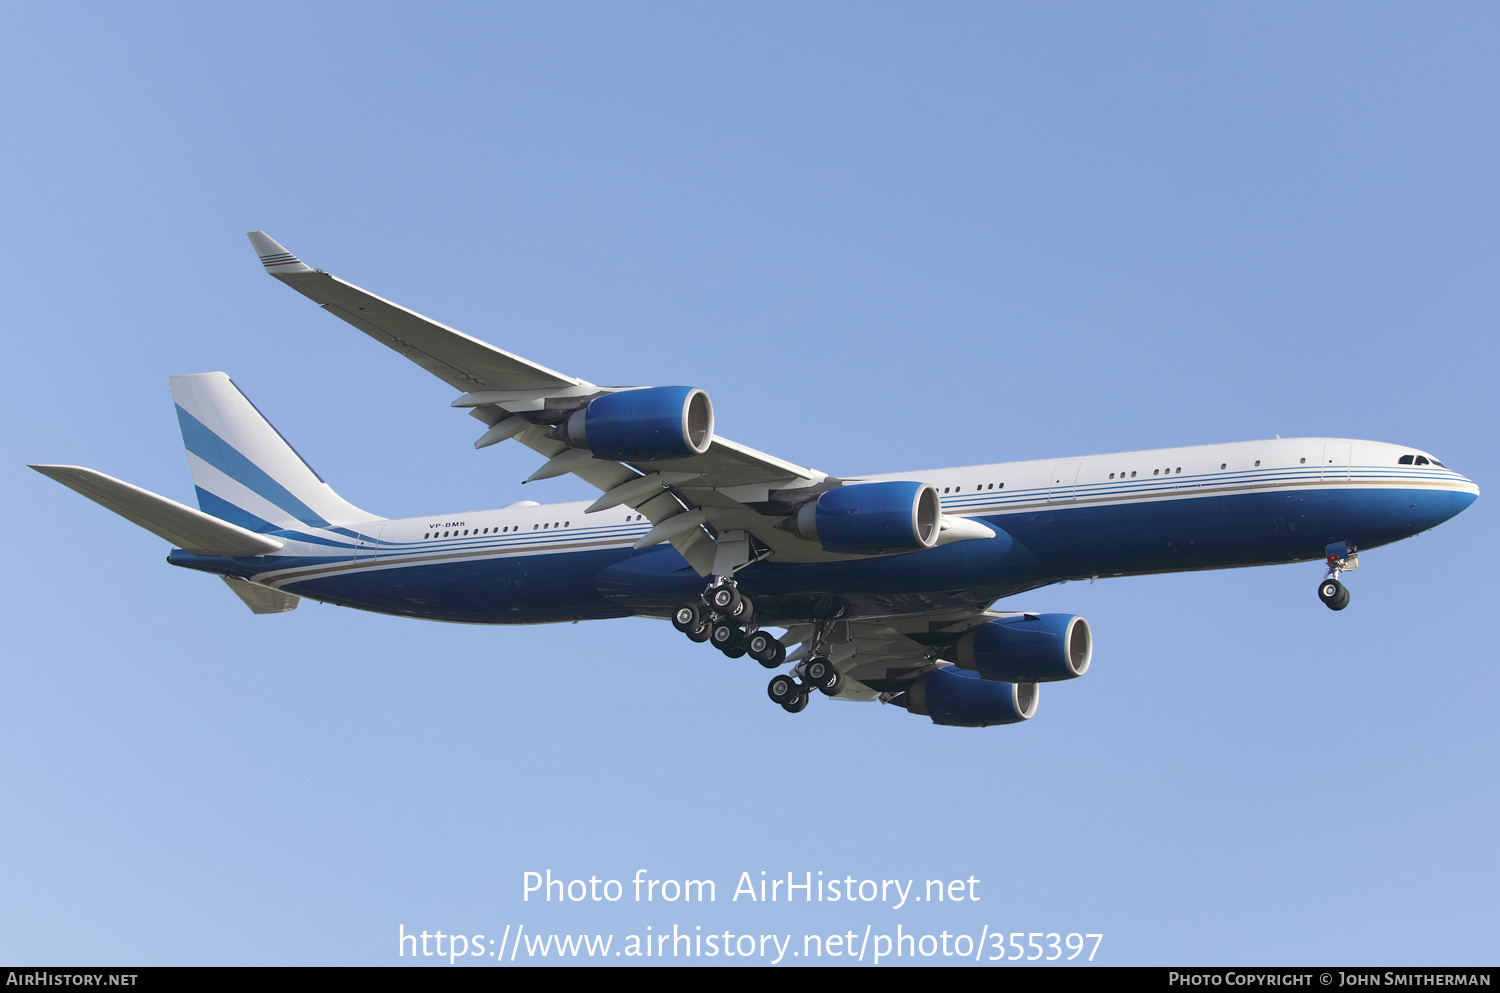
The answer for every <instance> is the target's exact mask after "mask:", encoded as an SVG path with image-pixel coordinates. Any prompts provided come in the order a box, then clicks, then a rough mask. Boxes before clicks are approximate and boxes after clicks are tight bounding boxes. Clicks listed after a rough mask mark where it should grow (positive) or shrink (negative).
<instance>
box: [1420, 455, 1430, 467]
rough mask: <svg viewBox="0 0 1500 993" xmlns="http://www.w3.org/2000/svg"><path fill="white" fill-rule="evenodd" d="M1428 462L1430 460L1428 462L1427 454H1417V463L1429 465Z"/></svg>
mask: <svg viewBox="0 0 1500 993" xmlns="http://www.w3.org/2000/svg"><path fill="white" fill-rule="evenodd" d="M1427 464H1428V462H1427V456H1425V455H1418V456H1417V465H1427Z"/></svg>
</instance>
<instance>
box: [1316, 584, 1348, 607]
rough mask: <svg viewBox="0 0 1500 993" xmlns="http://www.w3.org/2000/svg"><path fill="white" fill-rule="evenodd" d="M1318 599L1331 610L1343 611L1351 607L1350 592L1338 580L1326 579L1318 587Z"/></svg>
mask: <svg viewBox="0 0 1500 993" xmlns="http://www.w3.org/2000/svg"><path fill="white" fill-rule="evenodd" d="M1318 599H1319V600H1322V601H1323V605H1324V606H1326V607H1327V608H1328V609H1329V610H1343V609H1344V608H1345V607H1347V606H1349V591H1348V590H1347V589H1345V588H1344V584H1343V583H1341V582H1339V581H1338V580H1337V579H1325V580H1323V582H1322V583H1320V584H1319V585H1318Z"/></svg>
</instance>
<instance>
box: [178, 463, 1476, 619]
mask: <svg viewBox="0 0 1500 993" xmlns="http://www.w3.org/2000/svg"><path fill="white" fill-rule="evenodd" d="M1474 499H1475V496H1474V494H1472V493H1469V492H1464V491H1461V490H1452V489H1439V488H1400V487H1392V488H1370V487H1352V486H1351V487H1346V486H1328V487H1312V488H1308V489H1300V490H1282V491H1271V492H1251V493H1228V494H1221V495H1210V494H1203V495H1192V496H1183V497H1179V498H1166V499H1152V500H1143V501H1136V502H1110V503H1102V504H1089V503H1071V502H1069V503H1058V504H1043V505H1038V506H1035V507H1032V508H1028V509H1023V510H1017V511H1015V512H1007V513H1003V514H993V515H984V516H982V517H978V518H976V519H977V520H982V521H984V522H985V523H986V524H988V525H990V526H991V527H992V528H994V529H995V530H996V532H997V533H996V535H995V537H994V538H993V539H989V540H968V541H960V542H955V543H953V544H948V545H941V546H938V547H936V548H932V549H928V550H926V551H920V552H910V553H906V554H901V555H888V556H881V557H876V558H866V559H850V560H845V561H838V562H814V563H780V562H775V561H766V562H761V563H757V564H755V565H751V566H749V567H747V568H745V569H743V570H741V571H740V572H739V573H738V574H737V575H736V579H737V580H738V581H739V585H740V589H741V590H742V592H744V593H747V594H749V595H750V596H752V597H753V598H754V600H755V603H756V607H757V611H758V616H759V617H760V618H761V619H762V620H763V621H766V622H769V623H775V622H778V621H780V622H787V621H793V620H798V619H806V618H809V617H814V616H829V615H830V614H832V613H835V612H837V613H840V614H842V615H843V616H865V615H889V614H899V613H909V612H918V611H927V610H937V609H944V608H948V607H957V606H970V605H974V604H983V603H989V602H991V601H994V600H997V599H1000V598H1002V597H1006V596H1010V595H1012V594H1015V593H1019V592H1022V591H1024V590H1028V589H1035V588H1037V587H1039V586H1045V585H1048V584H1051V583H1056V582H1059V581H1062V580H1067V579H1079V578H1090V577H1093V576H1125V575H1142V574H1147V573H1160V572H1181V571H1188V570H1197V569H1221V568H1232V567H1236V566H1250V565H1269V564H1274V563H1282V562H1297V561H1308V560H1316V559H1322V558H1323V557H1324V555H1325V551H1326V549H1327V547H1328V546H1329V545H1331V544H1334V543H1337V542H1347V543H1348V544H1349V545H1350V546H1352V547H1355V548H1359V549H1367V548H1373V547H1376V546H1378V545H1384V544H1388V543H1390V542H1392V541H1397V540H1399V539H1401V538H1406V537H1409V536H1411V535H1413V534H1416V533H1418V532H1420V531H1425V530H1427V529H1428V528H1432V527H1435V526H1436V525H1438V524H1441V523H1442V522H1443V521H1446V520H1448V519H1449V518H1451V517H1453V516H1454V515H1455V514H1457V513H1459V512H1460V511H1462V510H1463V509H1464V508H1465V507H1467V506H1468V505H1469V504H1470V503H1472V502H1473V501H1474ZM170 560H171V561H172V562H173V563H174V564H177V565H182V566H186V567H188V568H195V569H201V570H204V571H209V572H218V573H231V574H235V575H240V576H244V577H246V578H250V577H260V578H262V580H263V581H268V582H272V583H275V584H276V585H278V586H279V587H280V588H281V589H283V590H285V591H286V592H288V593H294V594H297V595H299V596H304V597H310V598H312V599H315V600H321V601H324V602H328V603H337V604H342V605H344V606H348V607H355V608H358V609H361V610H371V611H377V612H380V613H388V614H399V615H404V616H409V617H421V618H428V619H432V620H443V621H457V622H467V623H480V624H535V623H546V622H554V621H571V620H585V619H591V618H607V617H624V616H631V615H638V614H645V615H653V616H665V615H666V614H668V613H669V612H670V611H671V609H672V607H673V606H675V605H676V604H678V603H680V602H681V601H682V600H683V599H685V598H687V597H690V596H692V595H694V594H696V593H698V592H699V591H701V589H702V588H703V584H704V580H703V578H702V577H701V576H699V575H698V574H697V573H696V572H695V571H694V570H693V569H692V568H691V567H689V565H688V564H687V562H686V561H684V560H683V558H682V557H681V556H680V555H679V554H677V552H676V551H675V550H674V549H673V548H671V547H670V546H658V547H655V548H651V549H647V550H644V551H633V550H632V549H631V547H630V546H629V545H626V544H621V545H611V546H607V547H602V548H594V549H584V550H570V551H550V552H549V551H545V550H542V549H533V550H528V551H526V552H517V551H501V550H499V549H497V550H496V551H495V552H494V553H493V554H486V553H485V552H484V551H482V550H481V551H478V552H475V553H474V554H473V555H472V556H464V557H461V558H458V559H456V560H453V561H442V562H430V561H429V562H413V563H411V564H402V558H401V557H400V556H396V557H393V558H389V559H387V558H380V559H378V560H376V561H374V562H370V561H369V560H364V561H360V562H353V561H349V562H347V563H346V567H339V560H337V559H336V558H335V559H328V558H319V559H306V558H303V559H297V560H291V559H287V558H282V557H277V556H267V557H265V558H263V559H233V560H231V559H219V558H207V557H201V556H195V555H190V554H189V553H186V552H182V551H174V552H173V553H172V556H171V559H170ZM313 562H317V563H321V564H323V565H325V566H327V567H329V568H324V569H321V570H309V572H310V573H313V574H310V575H309V576H308V577H307V578H295V576H294V575H293V577H292V578H290V579H289V581H278V579H277V578H276V575H275V574H276V573H286V572H287V571H288V570H295V567H297V566H300V565H303V564H305V563H313ZM268 574H269V575H268Z"/></svg>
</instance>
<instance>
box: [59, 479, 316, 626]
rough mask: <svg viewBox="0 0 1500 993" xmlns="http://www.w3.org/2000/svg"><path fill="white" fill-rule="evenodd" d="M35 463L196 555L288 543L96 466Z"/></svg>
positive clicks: (265, 550) (259, 551)
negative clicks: (106, 472)
mask: <svg viewBox="0 0 1500 993" xmlns="http://www.w3.org/2000/svg"><path fill="white" fill-rule="evenodd" d="M31 468H33V469H35V470H36V471H37V472H39V473H41V474H42V475H44V476H46V477H48V478H50V479H55V480H57V481H58V482H59V483H62V484H63V485H64V486H66V487H67V488H68V489H70V490H74V491H76V492H78V493H82V494H83V495H84V496H86V497H88V498H89V499H90V500H92V501H94V502H95V503H97V504H98V505H99V506H101V507H104V508H105V509H107V510H112V511H114V512H115V513H117V514H119V515H120V516H121V517H123V518H125V519H126V520H127V521H129V522H130V523H132V524H137V525H139V526H141V527H143V528H145V529H146V530H147V531H150V532H151V533H152V534H154V535H157V536H158V537H161V538H165V539H166V540H168V541H170V542H171V543H172V544H174V545H176V546H177V547H178V548H181V549H183V550H184V551H188V552H192V553H193V554H194V555H226V556H231V557H238V556H245V555H269V554H270V553H272V552H274V551H276V550H278V549H280V548H281V547H282V546H283V545H285V544H286V542H284V541H282V540H281V539H279V538H271V537H268V536H267V535H263V534H256V533H255V532H254V531H248V530H246V529H245V528H242V527H240V526H239V525H236V524H230V523H229V522H228V521H221V520H219V519H218V518H217V517H214V516H213V515H211V514H205V513H204V512H203V511H201V510H194V509H193V508H192V507H185V506H183V505H182V504H180V503H178V502H177V501H176V500H168V499H167V498H166V497H164V496H157V495H156V494H155V493H152V492H151V491H150V490H143V489H141V488H140V487H139V486H132V485H130V484H129V483H127V482H124V481H122V480H119V479H116V478H114V477H113V476H106V475H105V474H104V473H102V472H96V471H95V470H93V469H85V468H83V467H82V466H76V465H34V466H32V467H31ZM287 609H290V608H287Z"/></svg>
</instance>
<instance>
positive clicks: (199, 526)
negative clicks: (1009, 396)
mask: <svg viewBox="0 0 1500 993" xmlns="http://www.w3.org/2000/svg"><path fill="white" fill-rule="evenodd" d="M250 240H251V242H252V244H253V245H254V246H255V250H256V252H257V253H258V254H259V256H260V260H261V262H262V263H263V264H264V265H265V268H266V270H267V271H268V272H269V273H270V274H271V275H273V276H275V277H276V278H277V279H279V280H281V281H282V282H284V283H286V284H287V285H288V286H291V287H292V288H293V289H295V290H297V291H298V292H299V293H301V294H302V295H304V296H306V297H309V298H311V299H312V300H313V301H315V302H317V303H318V304H320V305H322V306H323V308H324V309H325V310H328V311H330V312H331V313H333V314H334V315H335V316H337V317H339V318H342V319H343V320H345V321H347V322H348V323H350V324H352V325H354V326H355V327H356V328H358V329H359V330H361V331H363V332H365V333H366V334H368V335H369V336H370V337H372V338H374V339H375V340H376V341H379V342H380V343H382V344H384V345H386V346H387V347H389V348H392V349H394V350H395V351H396V352H398V353H399V354H401V355H404V356H405V357H406V358H408V359H410V360H411V361H413V362H415V363H416V364H417V365H419V366H421V367H422V368H423V369H426V370H427V371H428V372H430V373H432V374H433V375H435V376H437V377H438V378H440V379H442V380H443V381H444V382H446V383H448V384H449V385H450V386H452V387H453V388H454V389H456V390H457V391H458V392H459V393H460V394H461V395H460V396H459V397H458V398H457V399H455V400H454V401H453V406H454V407H457V408H460V409H464V410H467V411H468V412H469V414H470V415H471V416H473V417H474V418H476V419H478V420H479V421H480V422H481V423H482V425H483V433H482V434H481V436H480V437H479V439H478V440H477V441H476V442H475V443H474V445H475V447H476V448H483V447H486V446H488V445H493V444H497V443H500V442H503V441H507V440H513V441H515V442H517V443H519V444H521V445H525V446H526V447H527V448H530V449H532V450H533V451H535V452H537V453H538V454H539V455H540V456H542V458H543V459H544V460H545V461H544V462H543V463H542V465H541V466H540V467H539V468H538V469H537V471H536V472H535V473H533V474H532V476H531V477H530V478H531V479H545V478H548V477H552V476H560V475H563V474H565V473H572V474H574V475H576V476H579V477H580V478H582V479H583V480H585V481H587V482H588V483H590V484H592V485H593V486H595V487H597V488H598V489H599V491H600V493H601V495H600V496H599V498H598V499H597V500H595V501H594V502H592V503H585V502H578V503H562V504H550V505H540V504H537V503H534V502H532V501H529V500H523V501H521V502H519V503H514V504H511V505H509V506H506V507H502V508H500V509H498V510H483V511H468V512H463V513H441V514H431V515H428V516H425V517H419V518H408V519H405V520H391V519H387V518H383V517H380V516H377V515H375V514H371V513H369V512H367V511H364V510H361V509H359V508H358V507H356V506H354V505H353V504H350V503H348V502H347V501H345V500H344V499H343V498H342V497H340V496H339V495H338V494H337V493H335V492H334V491H333V489H332V488H331V487H329V485H328V484H327V483H325V482H324V481H323V479H322V477H321V476H319V475H318V474H317V472H315V471H314V470H313V469H312V467H311V466H309V465H308V464H307V463H306V462H305V461H303V459H302V458H301V456H299V455H298V454H297V452H296V451H295V450H294V449H293V448H292V446H291V445H290V444H288V443H287V441H286V440H285V439H284V438H283V437H282V436H281V434H280V433H279V432H277V430H276V429H275V428H274V427H272V426H271V424H270V423H269V422H268V421H267V420H266V419H265V418H264V417H263V416H262V415H261V414H260V412H259V411H258V410H257V409H256V408H255V406H254V404H252V403H251V402H250V400H249V398H247V397H246V396H245V395H244V394H242V393H241V392H240V391H239V390H238V389H237V388H236V387H235V385H234V383H233V382H232V381H231V380H230V379H229V377H228V376H226V375H225V374H223V373H221V372H207V373H199V374H196V375H190V376H177V377H174V378H173V379H172V380H171V385H172V395H173V398H174V399H175V401H176V405H177V417H178V420H179V422H180V423H181V427H182V437H183V442H184V444H185V445H186V447H187V453H188V464H189V467H190V468H191V471H192V476H193V483H194V486H195V488H196V490H197V496H198V508H197V509H193V508H191V507H187V506H184V505H183V504H180V503H177V502H175V501H173V500H169V499H167V498H165V497H162V496H158V495H156V494H154V493H151V492H148V491H146V490H143V489H140V488H139V487H136V486H132V485H131V484H129V483H126V482H122V481H121V480H118V479H115V478H113V477H111V476H106V475H104V474H103V473H101V472H97V471H95V470H92V469H85V468H82V467H79V466H65V465H38V466H33V468H35V469H36V470H37V471H38V472H41V473H44V474H45V475H47V476H50V477H51V478H52V479H55V480H57V481H58V482H60V483H62V484H63V485H65V486H68V487H70V488H72V489H74V490H76V491H78V492H79V493H82V494H83V495H84V496H86V497H88V498H89V499H91V500H94V501H96V502H97V503H99V504H102V505H103V506H105V507H107V508H108V509H110V510H112V511H114V512H115V513H117V514H119V515H121V516H122V517H125V518H126V519H127V520H130V521H132V522H133V523H135V524H138V525H140V526H141V527H144V528H146V529H147V530H149V531H151V532H153V533H155V534H157V535H159V536H160V537H162V538H165V539H166V540H167V541H169V542H171V543H172V544H173V546H174V547H173V549H172V551H171V553H170V555H169V556H168V561H169V562H171V563H172V564H173V565H177V566H181V567H183V568H186V569H196V570H198V571H200V572H206V573H211V574H213V575H216V576H219V577H221V578H222V579H223V580H224V582H225V583H227V584H228V585H229V588H230V589H231V590H233V591H234V592H235V593H236V594H237V595H238V596H239V597H240V599H241V600H243V601H244V602H245V603H246V604H247V605H248V606H249V607H250V609H251V610H252V611H254V612H256V613H258V614H263V613H277V612H280V611H286V610H291V609H292V608H294V607H296V606H297V604H298V602H299V600H300V598H302V597H311V598H313V599H315V600H319V601H323V602H325V603H336V604H341V605H343V606H347V607H355V608H358V609H361V610H371V611H377V612H379V613H385V614H399V615H403V616H407V617H419V618H426V619H429V620H438V621H454V622H462V623H470V624H537V623H546V622H554V621H576V620H584V619H591V618H609V617H628V616H648V617H661V618H670V619H671V621H672V623H673V625H674V626H676V627H677V629H678V630H679V631H682V632H683V633H684V634H686V635H687V636H688V637H689V638H691V639H693V640H694V641H699V642H709V643H711V644H712V645H713V646H714V647H716V648H718V649H719V650H721V651H723V652H724V653H725V654H727V655H729V656H731V657H741V656H744V655H749V656H751V657H752V658H754V659H755V660H756V661H758V662H760V663H761V664H762V665H764V666H766V667H767V668H770V669H781V668H782V667H783V666H785V665H787V664H788V663H791V667H790V668H789V669H788V670H787V671H784V672H780V673H778V674H777V675H776V676H774V677H773V678H772V680H771V683H770V685H769V687H768V693H769V695H770V697H771V699H772V700H773V701H775V702H776V703H778V704H780V705H781V706H782V707H783V708H785V709H786V710H788V711H791V712H793V713H796V712H798V711H800V710H802V709H803V708H804V707H806V706H807V703H808V700H809V698H810V696H811V695H812V693H813V691H814V690H816V691H818V692H821V693H823V694H825V695H828V696H834V697H838V698H840V699H845V700H879V701H882V702H886V703H894V704H897V705H899V706H902V707H904V708H905V709H906V710H908V711H910V712H911V713H913V714H919V715H925V716H928V717H930V718H931V719H932V721H933V722H934V723H937V724H945V725H957V726H964V727H984V726H987V725H992V724H1009V723H1014V722H1016V721H1024V720H1026V719H1028V718H1030V717H1031V716H1032V714H1034V713H1035V711H1036V705H1037V696H1038V684H1040V683H1043V682H1052V681H1057V680H1065V679H1073V678H1076V677H1078V676H1081V675H1083V674H1084V673H1085V672H1087V671H1088V668H1089V664H1090V661H1091V659H1092V656H1093V648H1092V638H1091V634H1090V631H1089V625H1088V622H1087V621H1085V620H1084V619H1083V618H1082V617H1078V616H1075V615H1071V614H1024V613H1010V612H1003V611H996V610H994V609H992V605H993V604H994V603H995V602H996V601H999V600H1003V599H1004V598H1006V597H1009V596H1013V595H1015V594H1017V593H1021V592H1023V591H1025V590H1032V589H1036V588H1038V587H1041V586H1046V585H1049V584H1053V583H1059V582H1064V581H1067V580H1077V579H1094V578H1097V577H1101V576H1136V575H1145V574H1149V573H1162V572H1183V571H1187V570H1202V569H1225V568H1233V567H1237V566H1252V565H1269V564H1275V563H1284V562H1303V561H1313V560H1316V561H1319V562H1322V563H1324V564H1325V565H1326V574H1325V576H1324V579H1323V581H1322V583H1321V584H1320V585H1319V588H1318V595H1319V597H1320V598H1321V599H1322V600H1323V602H1324V603H1325V604H1327V605H1328V606H1329V607H1330V608H1332V609H1334V610H1342V609H1343V608H1344V607H1345V606H1346V605H1347V604H1348V602H1349V591H1348V590H1347V589H1345V587H1344V586H1343V584H1342V583H1341V582H1339V576H1340V575H1341V573H1342V572H1343V571H1345V570H1348V569H1353V568H1355V567H1357V565H1358V563H1359V560H1358V555H1357V553H1358V552H1360V551H1364V550H1368V549H1371V548H1375V547H1378V546H1380V545H1384V544H1387V543H1389V542H1392V541H1398V540H1400V539H1402V538H1407V537H1410V536H1411V535H1414V534H1417V533H1419V532H1422V531H1425V530H1427V529H1428V528H1432V527H1435V526H1436V525H1438V524H1441V523H1442V522H1444V521H1446V520H1448V519H1449V518H1450V517H1453V516H1454V515H1456V514H1457V513H1459V512H1460V511H1462V510H1463V509H1464V508H1465V507H1467V506H1469V504H1471V503H1473V502H1474V500H1475V499H1476V498H1477V497H1478V496H1479V488H1478V487H1477V486H1476V485H1475V484H1474V483H1473V482H1471V481H1470V480H1468V479H1466V478H1465V477H1464V476H1462V475H1460V474H1459V473H1457V472H1455V471H1453V470H1452V469H1449V468H1448V467H1447V466H1445V465H1444V464H1443V463H1442V462H1440V461H1439V460H1438V459H1436V458H1434V457H1433V456H1432V455H1430V454H1429V453H1427V452H1423V451H1419V450H1417V449H1414V448H1410V447H1406V446H1402V445H1391V444H1385V443H1381V442H1374V441H1354V440H1350V439H1347V438H1278V439H1275V440H1271V441H1249V442H1238V443H1234V444H1226V445H1200V446H1195V447H1191V448H1167V449H1158V450H1155V451H1143V452H1122V453H1119V454H1116V455H1090V456H1079V457H1069V458H1059V459H1049V460H1046V461H1038V462H1002V463H997V464H994V465H973V466H962V467H958V468H950V469H930V470H922V471H918V472H902V473H885V474H880V475H870V476H857V477H847V478H835V477H832V476H828V475H825V474H824V473H821V472H818V471H817V470H815V469H809V468H806V467H804V466H799V465H794V464H793V463H790V462H785V461H782V460H781V459H778V458H775V457H773V456H770V455H766V454H764V453H762V452H758V451H755V450H754V449H751V448H747V447H745V446H744V445H740V444H736V443H735V442H732V441H729V440H728V439H726V438H723V437H720V436H719V435H718V434H717V433H716V432H715V425H714V414H713V405H712V403H711V402H710V400H709V397H708V394H707V393H705V392H704V391H703V390H701V389H696V388H691V387H685V386H657V387H613V386H596V385H594V384H593V383H590V382H586V381H584V380H582V379H577V378H574V377H572V376H568V375H564V374H562V373H559V372H554V371H553V370H551V369H548V368H545V367H544V366H541V365H538V364H536V363H534V362H529V361H527V360H526V359H523V358H520V357H519V356H516V355H512V354H510V353H509V352H506V351H502V350H501V349H499V348H496V347H494V346H493V345H489V344H487V343H485V342H483V341H479V340H478V339H476V338H471V337H469V336H468V335H465V334H463V333H461V332H458V331H455V330H453V329H452V328H448V327H445V326H443V325H441V324H439V323H437V322H435V321H432V320H429V319H428V318H425V317H423V316H421V315H420V314H417V313H414V312H413V311H410V310H407V309H405V308H403V307H400V306H397V305H396V304H393V303H391V302H390V301H387V300H383V299H381V298H380V297H377V296H375V295H373V294H371V293H367V292H366V291H364V290H362V289H360V288H358V287H356V286H353V285H351V284H349V283H346V282H344V281H343V280H341V279H338V278H336V277H334V276H332V275H330V274H328V273H326V272H324V271H322V270H321V269H314V268H312V267H311V266H308V265H305V264H304V263H303V262H301V261H300V260H299V259H297V258H296V257H295V256H293V255H292V254H291V253H289V252H287V251H286V250H285V249H284V248H282V247H281V246H280V245H278V244H277V243H276V242H274V241H272V240H271V239H270V238H269V237H267V236H266V235H265V233H264V232H260V231H256V232H253V233H251V235H250ZM776 631H780V632H783V633H781V634H780V635H777V634H776V633H775V632H776Z"/></svg>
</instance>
